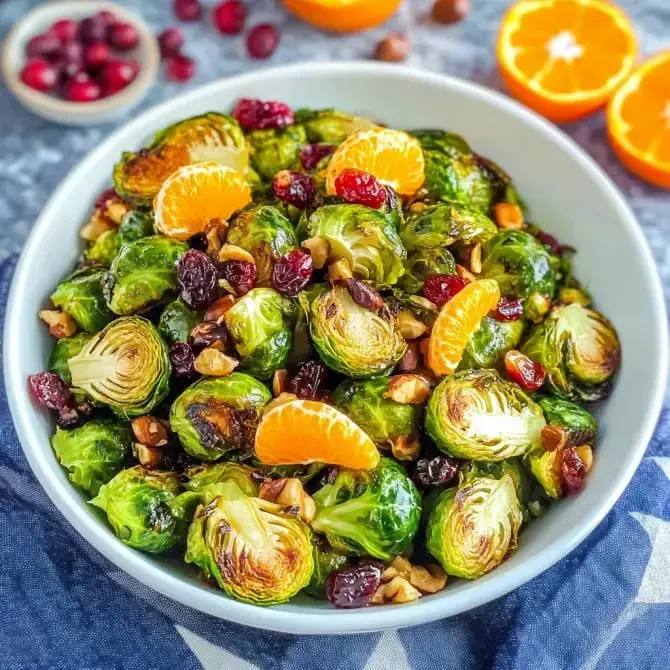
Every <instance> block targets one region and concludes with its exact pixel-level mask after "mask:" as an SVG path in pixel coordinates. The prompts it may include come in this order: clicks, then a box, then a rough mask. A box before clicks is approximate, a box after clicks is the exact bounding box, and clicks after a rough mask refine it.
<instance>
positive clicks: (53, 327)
mask: <svg viewBox="0 0 670 670" xmlns="http://www.w3.org/2000/svg"><path fill="white" fill-rule="evenodd" d="M37 316H39V318H40V319H42V321H44V323H46V324H47V326H49V334H50V335H51V336H52V337H55V338H56V339H58V340H60V339H61V338H63V337H70V335H74V334H75V333H76V332H77V324H76V323H75V322H74V319H73V318H72V317H71V316H70V315H69V314H66V313H65V312H61V311H60V310H59V309H43V310H40V311H39V312H38V313H37Z"/></svg>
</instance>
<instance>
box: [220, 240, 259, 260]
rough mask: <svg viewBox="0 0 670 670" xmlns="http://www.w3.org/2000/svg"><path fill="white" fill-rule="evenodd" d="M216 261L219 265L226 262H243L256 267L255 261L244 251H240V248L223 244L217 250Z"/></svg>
mask: <svg viewBox="0 0 670 670" xmlns="http://www.w3.org/2000/svg"><path fill="white" fill-rule="evenodd" d="M218 259H219V262H220V263H225V262H226V261H244V262H245V263H252V264H253V265H256V260H255V259H254V257H253V256H252V255H251V254H250V253H249V252H248V251H246V249H242V247H238V246H236V245H234V244H224V245H223V246H222V247H221V249H219V255H218Z"/></svg>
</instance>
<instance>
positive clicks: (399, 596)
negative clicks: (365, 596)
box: [370, 577, 421, 605]
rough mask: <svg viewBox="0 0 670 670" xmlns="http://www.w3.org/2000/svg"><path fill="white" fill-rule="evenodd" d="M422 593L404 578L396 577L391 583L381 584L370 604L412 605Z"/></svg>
mask: <svg viewBox="0 0 670 670" xmlns="http://www.w3.org/2000/svg"><path fill="white" fill-rule="evenodd" d="M420 597H421V593H420V592H419V591H418V590H417V589H415V588H414V587H413V586H412V585H411V584H410V583H409V582H408V581H407V580H406V579H405V578H404V577H394V578H393V579H392V580H391V581H390V582H386V583H385V584H381V585H380V586H379V588H378V589H377V591H376V592H375V594H374V596H372V598H371V600H370V602H371V603H373V604H375V605H381V604H383V603H396V604H400V603H410V602H412V601H414V600H418V599H419V598H420Z"/></svg>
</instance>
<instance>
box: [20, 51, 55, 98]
mask: <svg viewBox="0 0 670 670" xmlns="http://www.w3.org/2000/svg"><path fill="white" fill-rule="evenodd" d="M57 78H58V77H57V74H56V70H55V69H54V68H53V67H52V66H51V65H50V64H49V63H47V61H45V60H42V59H41V58H32V59H31V60H29V61H28V62H27V63H26V64H25V65H24V66H23V69H22V70H21V81H22V82H23V83H24V84H25V85H26V86H30V88H34V89H35V90H36V91H50V90H51V89H52V88H53V87H54V86H55V85H56V80H57Z"/></svg>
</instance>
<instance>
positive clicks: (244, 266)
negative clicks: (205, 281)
mask: <svg viewBox="0 0 670 670" xmlns="http://www.w3.org/2000/svg"><path fill="white" fill-rule="evenodd" d="M220 273H221V278H222V279H224V280H225V281H226V282H228V285H229V286H230V288H231V289H232V290H233V292H234V293H235V295H238V296H239V295H244V294H245V293H249V291H251V289H252V288H253V287H254V286H255V285H256V266H255V265H254V264H253V263H247V262H246V261H225V262H224V263H222V264H221V267H220Z"/></svg>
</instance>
